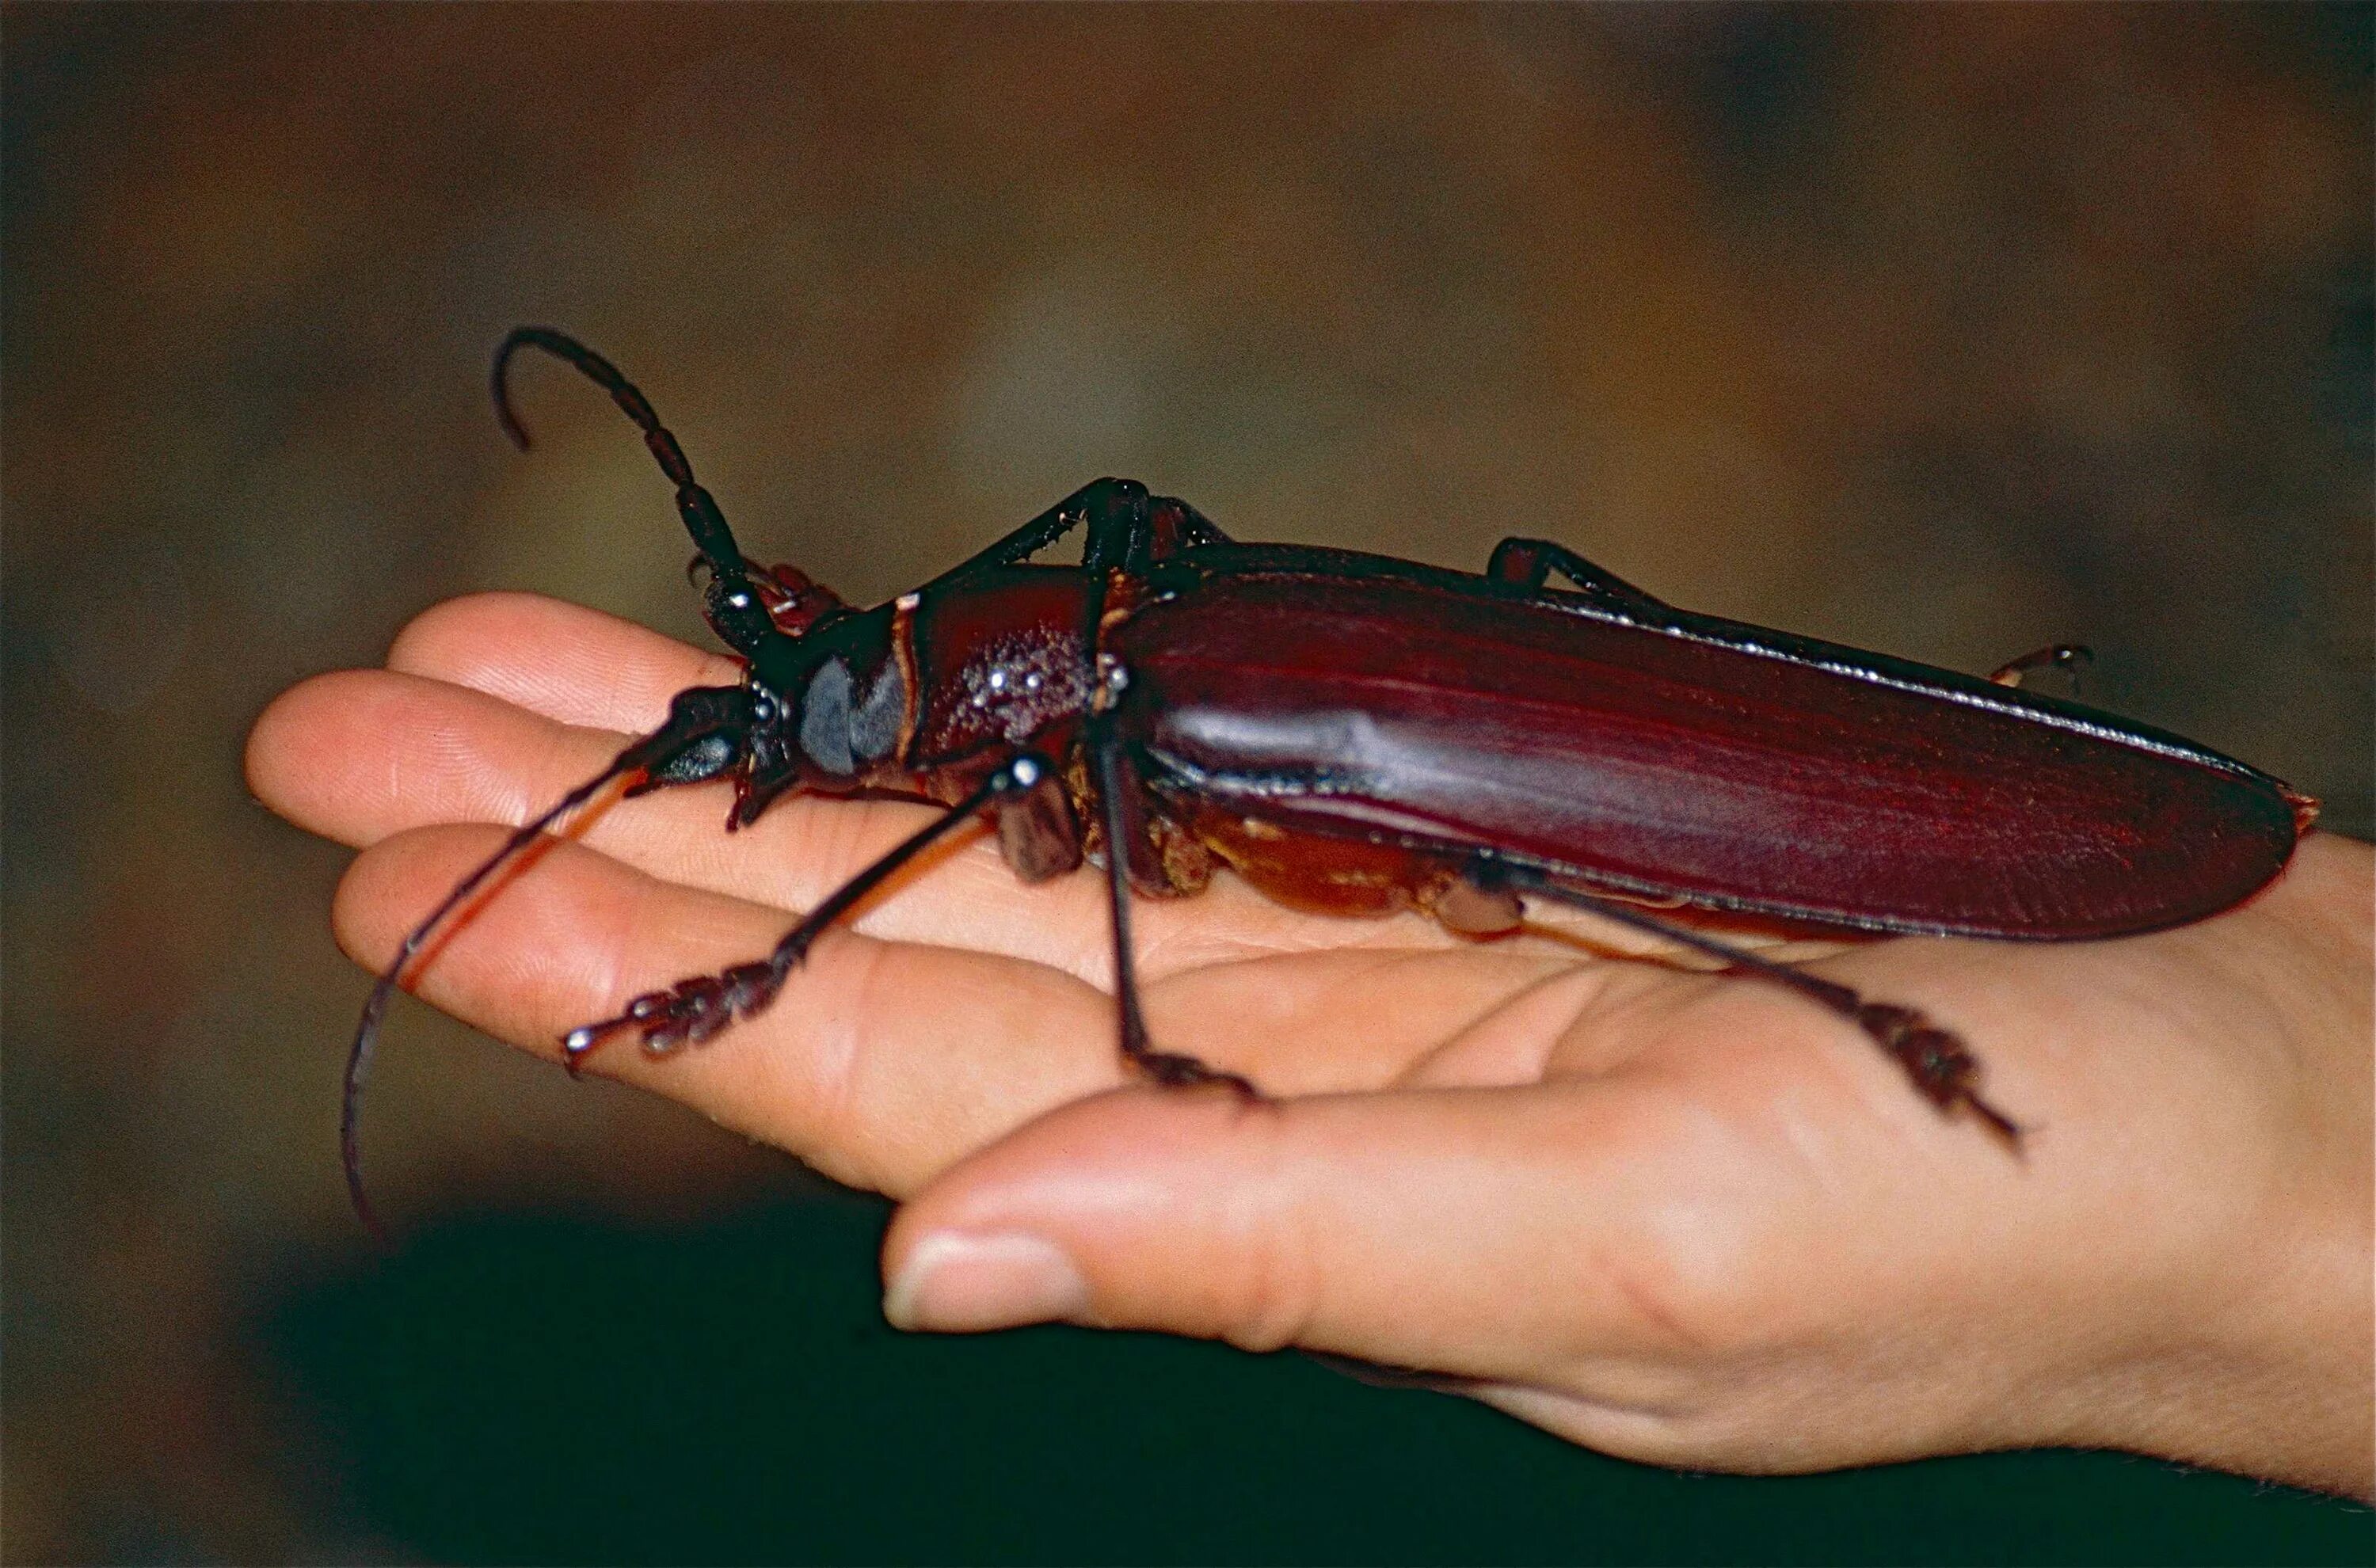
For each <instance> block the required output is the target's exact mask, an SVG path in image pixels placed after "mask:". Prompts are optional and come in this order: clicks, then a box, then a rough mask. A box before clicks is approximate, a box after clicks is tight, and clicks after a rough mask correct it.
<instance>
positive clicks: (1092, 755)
mask: <svg viewBox="0 0 2376 1568" xmlns="http://www.w3.org/2000/svg"><path fill="white" fill-rule="evenodd" d="M1087 745H1088V751H1089V767H1090V771H1091V773H1092V774H1093V776H1094V777H1095V778H1096V779H1097V785H1098V798H1099V807H1100V810H1101V812H1102V814H1103V816H1104V819H1105V837H1106V894H1107V897H1108V900H1109V903H1110V906H1111V910H1112V914H1113V949H1114V1010H1115V1013H1116V1015H1117V1016H1118V1017H1119V1019H1120V1023H1121V1028H1122V1053H1123V1060H1125V1061H1127V1062H1130V1063H1133V1064H1134V1065H1135V1066H1137V1067H1138V1068H1139V1069H1140V1070H1141V1071H1143V1072H1145V1073H1146V1075H1147V1076H1148V1077H1151V1078H1153V1079H1154V1080H1155V1081H1156V1082H1157V1083H1158V1084H1211V1083H1220V1084H1227V1085H1229V1086H1230V1087H1231V1088H1233V1089H1235V1090H1237V1091H1238V1092H1239V1093H1240V1094H1242V1095H1245V1096H1248V1097H1249V1098H1259V1096H1260V1094H1261V1091H1260V1090H1258V1089H1256V1088H1255V1087H1254V1086H1253V1083H1252V1082H1251V1081H1249V1080H1248V1079H1246V1078H1245V1077H1243V1076H1241V1075H1239V1074H1236V1073H1229V1072H1224V1071H1222V1070H1221V1069H1220V1068H1218V1067H1214V1066H1209V1065H1207V1064H1206V1063H1203V1062H1200V1061H1198V1060H1197V1059H1196V1058H1194V1057H1193V1056H1183V1055H1181V1054H1178V1053H1177V1052H1174V1051H1158V1050H1156V1049H1155V1046H1154V1043H1153V1042H1152V1041H1151V1040H1150V1039H1148V1038H1147V1032H1146V1015H1145V1014H1144V1013H1143V1012H1142V1011H1141V1010H1140V1008H1139V1003H1138V966H1137V963H1136V961H1135V958H1134V957H1133V956H1132V950H1131V935H1130V882H1131V871H1130V859H1131V856H1130V849H1129V847H1130V846H1131V845H1132V844H1134V843H1135V842H1137V841H1139V840H1140V839H1142V838H1143V837H1145V824H1144V820H1143V812H1140V813H1134V811H1133V806H1134V804H1135V803H1138V802H1141V800H1142V797H1141V795H1140V792H1139V790H1138V789H1137V780H1136V779H1135V778H1133V777H1132V776H1131V774H1130V762H1129V759H1128V758H1127V757H1125V756H1124V755H1123V742H1122V737H1121V736H1120V735H1119V734H1117V733H1116V732H1115V730H1114V727H1113V724H1112V721H1111V719H1108V718H1107V717H1106V716H1104V715H1103V714H1099V715H1098V716H1096V717H1094V718H1093V719H1091V721H1090V724H1089V733H1088V738H1087ZM1134 814H1137V815H1140V816H1141V820H1140V821H1138V822H1134V821H1133V820H1132V817H1133V816H1134Z"/></svg>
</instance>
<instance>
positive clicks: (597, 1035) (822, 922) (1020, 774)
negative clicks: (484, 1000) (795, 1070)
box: [561, 752, 1055, 1074]
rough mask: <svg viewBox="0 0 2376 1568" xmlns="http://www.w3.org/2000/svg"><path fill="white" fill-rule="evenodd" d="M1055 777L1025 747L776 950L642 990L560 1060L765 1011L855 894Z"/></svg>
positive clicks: (664, 1049)
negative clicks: (630, 1035)
mask: <svg viewBox="0 0 2376 1568" xmlns="http://www.w3.org/2000/svg"><path fill="white" fill-rule="evenodd" d="M1053 777H1055V769H1054V767H1053V766H1051V764H1050V763H1049V761H1048V759H1047V758H1046V757H1044V756H1041V755H1040V754H1039V753H1037V752H1025V753H1023V754H1021V755H1019V756H1016V757H1015V758H1013V759H1012V760H1011V761H1009V762H1008V763H1007V764H1006V765H1005V766H1003V767H1001V768H1000V769H998V771H997V772H995V773H993V774H992V775H991V776H990V777H989V778H985V779H983V780H982V782H981V783H980V785H978V786H976V787H975V789H974V790H973V792H972V793H971V794H969V795H968V796H966V798H965V799H964V800H962V801H959V802H957V803H956V805H954V806H952V807H950V808H949V811H948V814H946V815H944V816H940V817H936V818H934V819H933V821H932V822H930V823H928V824H926V825H925V826H923V827H921V828H920V829H918V830H917V831H916V832H915V833H913V834H910V835H909V837H907V838H905V839H903V840H901V842H900V843H899V844H898V845H897V847H896V848H895V849H892V850H890V851H889V852H888V853H887V854H885V855H884V856H883V857H882V858H881V859H879V860H877V861H874V863H873V864H872V865H870V866H868V867H867V868H866V869H865V870H863V871H861V872H860V873H858V874H857V875H856V876H853V877H851V878H850V879H849V881H848V882H845V883H843V884H842V885H840V886H839V887H838V888H836V889H835V890H834V891H833V893H832V895H831V896H830V897H827V898H826V900H825V902H823V903H821V904H819V905H818V906H817V907H816V908H815V909H812V910H810V911H809V913H808V918H807V919H805V920H803V921H801V922H800V924H798V925H796V926H794V927H793V928H792V929H791V930H790V931H789V932H786V933H785V934H784V938H783V940H782V941H780V942H778V943H777V944H776V947H775V951H773V952H772V953H770V954H768V955H767V956H766V957H765V958H761V959H759V960H757V961H756V962H754V963H749V964H737V965H736V966H734V967H733V968H731V969H723V970H720V971H719V973H717V974H714V975H695V976H694V977H692V978H691V979H689V980H679V981H677V983H676V984H674V985H672V986H670V987H669V988H668V989H667V990H665V991H647V992H644V993H643V994H642V995H641V996H638V997H636V999H635V1000H634V1001H632V1002H630V1003H628V1004H627V1005H626V1007H625V1008H624V1010H622V1011H621V1012H620V1013H619V1014H617V1015H616V1016H612V1017H609V1018H603V1019H600V1020H598V1021H597V1022H594V1023H591V1024H585V1025H581V1026H580V1027H578V1028H574V1029H572V1030H570V1031H569V1032H568V1033H567V1034H565V1035H564V1036H562V1037H561V1051H562V1056H561V1061H562V1065H564V1066H565V1067H567V1068H568V1069H569V1071H570V1072H571V1073H573V1074H575V1073H576V1072H578V1071H579V1070H580V1069H581V1068H582V1066H583V1065H584V1063H585V1060H586V1057H587V1054H588V1052H590V1051H593V1050H594V1049H595V1047H597V1046H599V1045H600V1044H601V1043H602V1042H603V1041H604V1040H606V1039H610V1038H611V1037H612V1035H616V1034H621V1033H624V1032H626V1031H628V1030H631V1029H632V1030H636V1031H637V1032H639V1033H640V1034H641V1035H642V1036H643V1045H644V1051H645V1052H646V1054H647V1055H651V1056H668V1055H671V1054H673V1053H674V1052H676V1051H682V1050H683V1049H684V1048H685V1047H686V1046H689V1045H699V1044H700V1043H701V1042H702V1041H704V1040H706V1039H709V1038H710V1037H711V1036H712V1035H714V1034H716V1033H718V1031H719V1030H720V1029H722V1028H725V1027H726V1026H727V1025H729V1024H731V1023H733V1022H734V1021H735V1020H736V1019H738V1018H748V1017H751V1016H754V1015H755V1014H759V1013H763V1012H765V1011H766V1009H767V1006H768V1004H770V1003H772V1002H774V1001H775V1000H776V994H777V992H780V991H782V990H783V988H784V981H785V980H787V979H788V978H790V975H791V972H792V971H793V970H794V969H795V968H799V967H800V963H801V960H802V958H805V957H806V956H808V951H809V948H810V947H811V946H813V945H814V944H815V942H816V939H817V938H818V937H820V936H822V935H824V934H825V932H826V930H827V929H828V928H830V927H831V926H832V925H833V924H834V922H835V921H838V920H840V919H841V917H842V916H844V915H846V914H848V913H849V911H850V910H851V909H853V908H855V907H856V906H857V904H858V902H859V900H861V899H862V898H864V897H866V896H867V895H868V894H869V893H872V892H873V891H874V889H875V888H877V887H879V886H881V885H883V883H884V881H885V879H887V878H888V877H890V876H891V875H892V874H893V873H896V872H897V871H898V869H899V868H900V867H901V866H904V865H906V864H907V863H908V862H909V861H912V860H914V859H915V858H916V857H917V856H918V855H921V854H922V853H923V852H924V851H925V850H926V849H930V848H932V847H933V845H934V844H935V843H937V842H939V841H940V840H941V839H942V838H944V837H947V836H948V835H949V834H951V833H954V832H956V830H957V829H958V828H960V827H962V826H965V825H966V824H967V823H968V822H970V821H972V820H973V818H974V816H975V814H977V813H979V812H980V811H981V810H982V808H984V807H985V806H989V805H992V804H994V803H995V804H1001V805H1004V804H1005V803H1006V802H1012V801H1015V800H1017V799H1020V798H1025V797H1028V796H1029V795H1030V794H1031V793H1032V792H1033V791H1035V790H1038V789H1040V787H1041V786H1042V785H1043V784H1044V783H1045V781H1046V780H1048V779H1050V778H1053Z"/></svg>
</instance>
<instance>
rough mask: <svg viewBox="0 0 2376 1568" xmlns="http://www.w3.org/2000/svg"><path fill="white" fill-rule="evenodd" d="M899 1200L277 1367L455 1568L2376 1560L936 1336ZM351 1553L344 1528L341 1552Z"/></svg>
mask: <svg viewBox="0 0 2376 1568" xmlns="http://www.w3.org/2000/svg"><path fill="white" fill-rule="evenodd" d="M884 1217H885V1207H884V1206H883V1205H881V1204H879V1203H875V1202H873V1201H870V1200H867V1199H863V1198H860V1197H856V1196H849V1197H845V1198H832V1199H826V1200H824V1201H819V1202H814V1203H802V1204H799V1205H794V1206H778V1207H774V1208H769V1209H766V1210H762V1211H758V1212H753V1213H749V1214H745V1215H743V1216H739V1217H736V1218H730V1219H726V1220H723V1221H719V1222H714V1223H711V1224H709V1225H707V1226H706V1227H699V1228H685V1229H669V1230H652V1231H637V1230H627V1229H617V1228H614V1227H609V1226H604V1225H597V1224H591V1223H576V1222H572V1221H570V1220H567V1219H564V1218H538V1217H526V1216H513V1217H508V1218H474V1219H469V1220H465V1221H458V1222H456V1223H453V1224H449V1225H446V1226H444V1227H440V1228H436V1229H429V1230H425V1231H423V1232H421V1233H419V1234H417V1235H416V1236H415V1237H414V1239H413V1240H412V1241H410V1244H408V1245H407V1246H406V1247H405V1248H404V1249H403V1250H402V1251H401V1252H400V1253H398V1254H396V1255H394V1256H392V1257H391V1258H389V1259H388V1260H387V1261H386V1263H385V1264H384V1265H381V1266H379V1267H378V1268H377V1269H376V1270H374V1271H373V1272H370V1273H366V1274H362V1275H359V1276H347V1277H335V1278H306V1277H303V1274H302V1272H300V1273H296V1274H293V1275H292V1276H291V1282H290V1284H289V1286H288V1289H287V1291H286V1294H285V1295H284V1296H282V1297H281V1298H280V1299H279V1300H278V1301H272V1302H269V1303H266V1304H263V1305H262V1306H261V1308H260V1309H259V1311H258V1313H256V1315H255V1319H254V1322H253V1331H252V1340H251V1342H252V1345H253V1347H254V1348H255V1352H256V1353H257V1354H258V1355H259V1356H261V1357H262V1358H263V1359H264V1360H266V1361H267V1363H268V1370H267V1376H268V1377H270V1378H271V1379H272V1380H273V1381H276V1382H279V1383H280V1384H282V1385H283V1386H284V1387H286V1388H287V1389H288V1390H289V1392H290V1394H291V1396H292V1397H291V1400H290V1405H291V1408H292V1409H295V1410H299V1411H303V1412H305V1413H306V1415H307V1416H308V1417H309V1418H310V1419H312V1420H316V1421H318V1422H319V1424H320V1427H321V1429H322V1430H321V1431H320V1434H319V1441H318V1444H315V1443H291V1445H290V1447H289V1449H288V1450H286V1451H287V1452H291V1453H294V1452H302V1451H304V1450H306V1449H309V1448H311V1449H313V1450H314V1451H315V1452H317V1453H327V1454H332V1455H339V1456H340V1460H341V1462H342V1464H343V1466H344V1472H343V1477H342V1478H334V1477H327V1476H325V1475H324V1474H322V1473H319V1472H317V1473H315V1474H313V1475H310V1476H303V1477H291V1478H290V1480H291V1484H292V1486H293V1487H294V1488H295V1489H296V1490H297V1491H299V1493H300V1494H301V1495H303V1494H304V1493H306V1492H311V1493H313V1494H314V1497H315V1503H317V1505H318V1506H320V1507H321V1508H323V1509H324V1510H326V1511H327V1512H330V1513H333V1514H336V1515H343V1518H342V1519H341V1520H340V1522H339V1524H340V1525H342V1526H344V1529H345V1530H346V1531H348V1532H350V1538H364V1539H370V1538H377V1539H379V1540H380V1541H382V1542H383V1543H385V1545H386V1548H387V1550H390V1551H392V1552H396V1553H399V1554H403V1555H407V1556H418V1557H427V1558H431V1559H435V1560H439V1561H446V1562H1915V1561H1920V1562H2171V1563H2175V1562H2265V1563H2277V1562H2366V1561H2368V1559H2369V1554H2370V1546H2371V1543H2376V1526H2371V1519H2370V1515H2369V1514H2368V1512H2367V1511H2366V1510H2364V1509H2360V1508H2357V1507H2354V1506H2350V1505H2347V1504H2344V1503H2334V1502H2331V1501H2328V1500H2325V1499H2321V1498H2316V1497H2311V1496H2307V1495H2303V1494H2299V1493H2292V1492H2286V1491H2274V1490H2272V1489H2269V1488H2266V1487H2262V1486H2257V1485H2255V1484H2253V1483H2251V1482H2249V1481H2244V1480H2239V1479H2232V1478H2229V1477H2225V1476H2216V1475H2210V1474H2204V1473H2190V1472H2187V1471H2183V1470H2180V1469H2178V1468H2175V1467H2169V1466H2165V1465H2160V1464H2156V1463H2152V1462H2149V1461H2146V1460H2142V1459H2134V1458H2130V1457H2126V1456H2121V1455H2104V1454H2071V1453H2043V1454H2022V1455H1991V1456H1986V1457H1979V1458H1969V1459H1954V1460H1940V1461H1932V1462H1928V1463H1923V1464H1915V1465H1902V1466H1895V1467H1887V1468H1883V1469H1876V1470H1869V1471H1864V1472H1860V1473H1850V1474H1842V1475H1831V1476H1821V1477H1812V1478H1791V1479H1742V1478H1736V1477H1721V1476H1693V1475H1678V1474H1672V1473H1669V1472H1667V1471H1663V1470H1657V1469H1653V1468H1648V1467H1641V1466H1635V1465H1630V1464H1625V1463H1622V1462H1620V1461H1617V1460H1612V1459H1608V1458H1604V1457H1601V1456H1599V1455H1593V1454H1589V1453H1586V1452H1583V1451H1580V1450H1577V1449H1574V1448H1571V1447H1569V1446H1568V1445H1566V1444H1564V1443H1560V1442H1558V1441H1556V1440H1554V1439H1552V1438H1550V1437H1548V1436H1546V1435H1544V1434H1543V1433H1540V1432H1538V1431H1534V1430H1532V1429H1530V1428H1527V1427H1526V1426H1523V1425H1521V1424H1519V1423H1518V1422H1516V1421H1514V1420H1508V1419H1506V1418H1504V1417H1502V1416H1499V1415H1497V1414H1494V1413H1493V1412H1491V1411H1489V1410H1487V1409H1485V1408H1482V1407H1479V1406H1475V1405H1471V1404H1467V1403H1466V1402H1464V1401H1461V1400H1458V1399H1454V1398H1450V1397H1446V1396H1440V1395H1433V1394H1426V1393H1418V1392H1396V1391H1385V1390H1380V1389H1375V1388H1370V1387H1365V1386H1362V1385H1361V1384H1356V1383H1354V1382H1352V1381H1351V1380H1349V1379H1348V1378H1344V1377H1340V1376H1338V1375H1337V1374H1335V1373H1334V1372H1330V1371H1328V1370H1327V1369H1325V1368H1324V1367H1321V1366H1319V1365H1318V1364H1316V1363H1314V1362H1313V1361H1311V1360H1305V1359H1303V1358H1301V1357H1298V1356H1293V1355H1281V1356H1268V1357H1255V1356H1247V1355H1243V1354H1241V1353H1239V1352H1237V1351H1234V1350H1231V1349H1230V1348H1226V1347H1223V1346H1219V1345H1211V1344H1197V1343H1187V1342H1182V1341H1178V1340H1170V1339H1163V1338H1158V1337H1152V1336H1137V1335H1101V1334H1095V1333H1090V1332H1086V1331H1079V1330H1071V1329H1041V1330H1033V1331H1028V1332H1024V1333H1017V1334H1008V1335H999V1336H987V1337H981V1338H970V1339H934V1338H917V1337H907V1336H901V1335H898V1334H896V1333H894V1332H892V1331H891V1330H890V1329H889V1328H887V1327H886V1326H885V1324H884V1323H883V1321H882V1318H881V1315H880V1313H879V1312H878V1310H877V1304H876V1300H875V1289H876V1286H875V1272H874V1253H875V1248H876V1245H877V1243H878V1241H879V1240H880V1237H881V1231H882V1226H883V1221H884ZM332 1528H333V1529H334V1530H335V1529H338V1528H339V1526H337V1525H334V1526H332Z"/></svg>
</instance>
